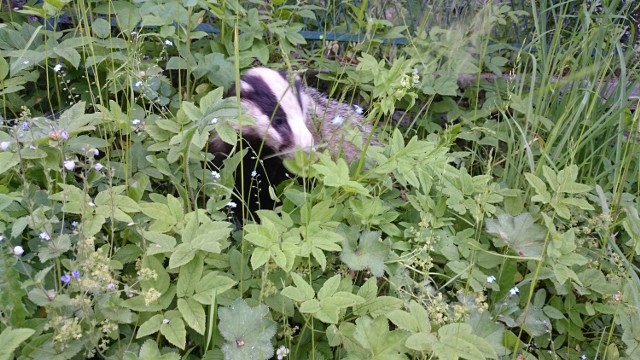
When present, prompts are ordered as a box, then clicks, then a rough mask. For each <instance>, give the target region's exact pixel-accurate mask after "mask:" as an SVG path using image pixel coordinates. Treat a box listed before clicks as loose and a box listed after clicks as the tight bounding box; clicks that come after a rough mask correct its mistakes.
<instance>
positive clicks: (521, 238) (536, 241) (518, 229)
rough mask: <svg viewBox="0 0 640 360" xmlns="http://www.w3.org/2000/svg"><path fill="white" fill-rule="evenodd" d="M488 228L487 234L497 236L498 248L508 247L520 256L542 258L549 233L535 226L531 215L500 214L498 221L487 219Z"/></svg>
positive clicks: (496, 243) (495, 241) (541, 227)
mask: <svg viewBox="0 0 640 360" xmlns="http://www.w3.org/2000/svg"><path fill="white" fill-rule="evenodd" d="M486 226H487V232H488V233H489V234H492V235H495V237H496V238H494V239H495V240H494V244H495V245H496V246H498V247H503V246H504V245H508V246H509V247H511V248H512V249H513V250H514V251H515V252H516V253H517V254H518V255H520V256H526V257H532V258H540V257H542V251H543V247H544V239H545V238H546V236H547V231H546V230H545V228H544V227H543V226H541V225H538V224H535V223H534V222H533V217H532V216H531V215H530V214H529V213H522V214H520V215H518V216H512V215H509V214H500V215H498V218H497V219H487V220H486Z"/></svg>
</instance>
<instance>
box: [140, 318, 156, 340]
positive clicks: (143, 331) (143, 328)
mask: <svg viewBox="0 0 640 360" xmlns="http://www.w3.org/2000/svg"><path fill="white" fill-rule="evenodd" d="M161 325H162V315H160V314H156V315H153V316H152V317H151V318H149V320H147V321H145V322H144V323H143V324H142V325H140V327H139V328H138V333H137V334H136V339H140V338H141V337H144V336H147V335H151V334H155V333H157V332H158V331H160V326H161Z"/></svg>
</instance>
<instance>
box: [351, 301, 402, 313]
mask: <svg viewBox="0 0 640 360" xmlns="http://www.w3.org/2000/svg"><path fill="white" fill-rule="evenodd" d="M402 303H403V302H402V300H400V299H398V298H395V297H393V296H378V297H376V298H375V299H373V300H368V301H365V302H364V303H362V304H359V305H357V306H354V308H353V313H354V314H356V315H371V316H372V317H377V316H380V315H385V314H388V313H389V312H390V311H394V310H397V309H400V308H401V307H402Z"/></svg>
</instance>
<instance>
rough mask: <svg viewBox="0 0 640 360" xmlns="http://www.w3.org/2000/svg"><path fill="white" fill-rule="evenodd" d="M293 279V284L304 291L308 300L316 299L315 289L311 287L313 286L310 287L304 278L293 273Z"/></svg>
mask: <svg viewBox="0 0 640 360" xmlns="http://www.w3.org/2000/svg"><path fill="white" fill-rule="evenodd" d="M291 278H292V279H293V283H294V284H296V287H297V288H298V289H300V291H302V293H303V294H304V297H305V298H306V299H313V298H314V297H315V295H316V293H315V291H314V290H313V287H311V285H309V284H308V283H307V282H306V281H305V280H304V279H303V278H302V276H300V275H298V274H297V273H291Z"/></svg>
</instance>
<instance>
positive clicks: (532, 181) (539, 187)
mask: <svg viewBox="0 0 640 360" xmlns="http://www.w3.org/2000/svg"><path fill="white" fill-rule="evenodd" d="M524 177H525V179H527V182H528V183H529V185H531V186H532V187H533V188H534V189H535V190H536V193H537V194H538V195H537V196H534V197H533V198H531V200H533V201H539V202H541V203H543V204H548V203H549V202H550V201H551V194H549V192H548V191H547V185H545V183H544V181H542V179H540V178H539V177H537V176H535V175H533V174H531V173H525V174H524Z"/></svg>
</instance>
